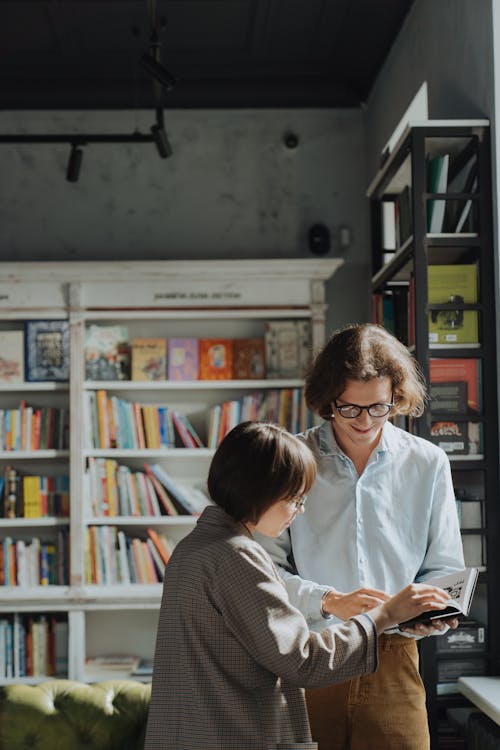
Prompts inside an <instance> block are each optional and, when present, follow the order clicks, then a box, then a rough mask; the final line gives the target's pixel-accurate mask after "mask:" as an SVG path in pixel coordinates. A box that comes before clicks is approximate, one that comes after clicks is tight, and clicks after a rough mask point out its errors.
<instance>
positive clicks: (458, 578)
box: [399, 568, 479, 627]
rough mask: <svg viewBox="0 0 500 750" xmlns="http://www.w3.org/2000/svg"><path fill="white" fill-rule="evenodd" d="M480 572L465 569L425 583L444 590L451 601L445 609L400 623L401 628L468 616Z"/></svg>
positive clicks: (474, 569)
mask: <svg viewBox="0 0 500 750" xmlns="http://www.w3.org/2000/svg"><path fill="white" fill-rule="evenodd" d="M478 575H479V571H478V569H477V568H464V569H463V570H459V571H458V572H456V573H449V574H448V575H445V576H440V577H439V578H432V579H429V580H427V581H425V583H428V584H430V585H432V586H438V587H439V588H441V589H444V590H445V591H446V592H447V593H448V594H449V596H450V599H451V601H450V602H449V603H448V605H447V606H446V607H445V609H440V610H435V611H434V610H431V611H428V612H422V614H420V615H417V616H416V617H412V618H411V619H410V620H405V622H400V623H399V627H402V626H407V627H411V626H413V625H416V624H417V623H420V622H421V623H426V624H429V623H432V621H433V620H445V619H446V618H450V617H459V616H463V615H468V614H469V610H470V606H471V603H472V597H473V596H474V591H475V589H476V583H477V578H478Z"/></svg>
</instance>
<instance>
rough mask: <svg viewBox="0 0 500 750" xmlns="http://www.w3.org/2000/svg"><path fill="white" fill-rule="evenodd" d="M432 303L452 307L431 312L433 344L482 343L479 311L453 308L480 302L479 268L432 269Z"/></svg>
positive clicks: (430, 277) (429, 291)
mask: <svg viewBox="0 0 500 750" xmlns="http://www.w3.org/2000/svg"><path fill="white" fill-rule="evenodd" d="M428 299H429V304H430V305H433V304H438V305H443V304H449V308H446V309H442V310H432V309H431V311H430V313H429V344H475V343H477V342H478V341H479V328H478V312H477V310H464V309H456V308H453V303H454V302H456V303H458V304H464V303H472V304H474V303H475V302H477V301H478V278H477V266H476V264H474V263H471V264H454V265H435V266H428Z"/></svg>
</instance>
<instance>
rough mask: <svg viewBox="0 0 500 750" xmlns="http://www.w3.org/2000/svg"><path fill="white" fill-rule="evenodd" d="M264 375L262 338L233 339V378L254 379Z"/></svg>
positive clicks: (263, 345)
mask: <svg viewBox="0 0 500 750" xmlns="http://www.w3.org/2000/svg"><path fill="white" fill-rule="evenodd" d="M265 377H266V365H265V341H264V339H263V338H260V339H258V338H256V339H233V378H234V380H256V379H262V378H265Z"/></svg>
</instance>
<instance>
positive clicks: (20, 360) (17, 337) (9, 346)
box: [0, 331, 24, 384]
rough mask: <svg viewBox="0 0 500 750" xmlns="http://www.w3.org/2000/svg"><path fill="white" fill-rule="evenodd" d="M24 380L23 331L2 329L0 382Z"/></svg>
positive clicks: (0, 338) (0, 335)
mask: <svg viewBox="0 0 500 750" xmlns="http://www.w3.org/2000/svg"><path fill="white" fill-rule="evenodd" d="M23 381H24V335H23V332H22V331H0V383H7V384H9V383H22V382H23Z"/></svg>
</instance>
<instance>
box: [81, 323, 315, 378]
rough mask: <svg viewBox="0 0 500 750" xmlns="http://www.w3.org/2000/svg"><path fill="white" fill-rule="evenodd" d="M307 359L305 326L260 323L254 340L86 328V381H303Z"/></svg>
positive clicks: (124, 328)
mask: <svg viewBox="0 0 500 750" xmlns="http://www.w3.org/2000/svg"><path fill="white" fill-rule="evenodd" d="M309 357H310V325H309V322H308V321H303V320H277V321H268V322H266V323H265V331H264V336H262V337H253V338H222V337H221V338H193V337H186V338H179V337H173V338H163V337H161V338H160V337H156V338H152V337H150V338H132V339H131V340H129V332H128V327H127V326H124V325H109V326H105V325H97V324H93V325H90V326H88V327H87V329H86V334H85V377H86V378H87V380H129V379H131V380H136V381H153V380H160V381H161V380H175V381H177V380H181V381H186V380H248V379H250V380H252V379H262V378H266V377H268V378H276V377H293V378H296V377H302V376H303V374H304V370H305V368H306V367H307V364H308V362H309Z"/></svg>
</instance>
